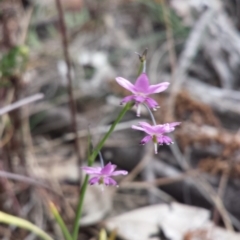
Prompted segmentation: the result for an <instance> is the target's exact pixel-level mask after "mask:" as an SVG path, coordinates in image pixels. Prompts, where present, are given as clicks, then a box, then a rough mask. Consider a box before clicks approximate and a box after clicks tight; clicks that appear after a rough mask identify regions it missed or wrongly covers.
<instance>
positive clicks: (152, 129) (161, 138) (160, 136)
mask: <svg viewBox="0 0 240 240" xmlns="http://www.w3.org/2000/svg"><path fill="white" fill-rule="evenodd" d="M179 124H181V123H180V122H173V123H166V124H163V125H155V126H152V125H150V124H148V123H146V122H140V123H139V125H140V126H135V125H133V126H132V128H133V129H136V130H140V131H143V132H145V133H147V134H148V135H147V136H146V137H144V138H143V139H142V140H141V142H140V144H143V145H144V144H145V143H147V142H149V141H150V140H152V141H153V143H154V149H155V153H157V144H160V145H163V144H164V143H165V144H167V145H169V144H171V143H173V141H172V139H171V138H170V137H168V136H165V135H164V134H165V133H169V132H172V131H174V130H175V126H177V125H179Z"/></svg>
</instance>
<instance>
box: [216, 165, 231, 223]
mask: <svg viewBox="0 0 240 240" xmlns="http://www.w3.org/2000/svg"><path fill="white" fill-rule="evenodd" d="M229 173H230V169H227V171H226V172H223V173H222V176H221V178H220V183H219V187H218V196H219V197H220V198H221V199H222V198H223V196H224V192H225V190H226V187H227V183H228V180H229ZM218 221H219V213H218V211H217V209H216V208H215V209H214V211H213V222H214V223H215V225H217V224H218Z"/></svg>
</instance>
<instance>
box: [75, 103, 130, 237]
mask: <svg viewBox="0 0 240 240" xmlns="http://www.w3.org/2000/svg"><path fill="white" fill-rule="evenodd" d="M132 107H133V103H132V102H129V103H127V104H126V105H125V107H124V108H123V109H122V111H121V112H120V113H119V115H118V117H117V119H116V120H115V122H114V123H113V124H112V126H111V127H110V129H109V130H108V132H107V133H106V134H105V136H104V137H103V138H102V140H101V141H100V142H99V143H98V145H97V147H96V148H95V150H94V151H93V152H92V153H91V155H90V156H89V158H88V166H92V165H93V163H94V161H95V159H96V157H97V155H98V153H99V152H100V150H101V149H102V147H103V145H104V143H105V141H106V140H107V139H108V138H109V136H110V134H111V133H112V132H113V130H114V129H115V127H116V126H117V124H118V123H119V122H120V121H121V119H122V118H123V116H124V115H125V114H126V112H127V111H128V110H130V109H131V108H132ZM88 180H89V175H86V176H85V179H84V183H83V185H82V189H81V193H80V197H79V201H78V206H77V213H76V217H75V221H74V225H73V233H72V238H73V240H77V237H78V229H79V226H80V218H81V215H82V208H83V201H84V196H85V193H86V190H87V185H88Z"/></svg>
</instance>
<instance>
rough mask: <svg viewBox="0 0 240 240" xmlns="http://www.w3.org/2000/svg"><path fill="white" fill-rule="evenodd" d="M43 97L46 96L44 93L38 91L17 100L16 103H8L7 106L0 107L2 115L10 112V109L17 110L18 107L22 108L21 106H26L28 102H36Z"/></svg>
mask: <svg viewBox="0 0 240 240" xmlns="http://www.w3.org/2000/svg"><path fill="white" fill-rule="evenodd" d="M43 97H44V95H43V94H42V93H37V94H35V95H33V96H30V97H26V98H24V99H21V100H19V101H17V102H15V103H12V104H10V105H8V106H6V107H3V108H1V109H0V116H1V115H3V114H5V113H8V112H10V111H13V110H15V109H17V108H20V107H22V106H24V105H26V104H29V103H31V102H35V101H37V100H40V99H42V98H43Z"/></svg>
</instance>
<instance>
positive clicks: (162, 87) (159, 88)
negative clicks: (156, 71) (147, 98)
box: [148, 82, 170, 94]
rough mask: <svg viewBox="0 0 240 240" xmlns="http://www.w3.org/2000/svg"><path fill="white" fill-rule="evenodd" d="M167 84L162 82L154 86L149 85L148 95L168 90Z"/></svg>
mask: <svg viewBox="0 0 240 240" xmlns="http://www.w3.org/2000/svg"><path fill="white" fill-rule="evenodd" d="M169 84H170V83H169V82H163V83H159V84H156V85H150V86H149V88H148V94H153V93H160V92H163V91H164V90H166V89H167V88H168V86H169Z"/></svg>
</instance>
